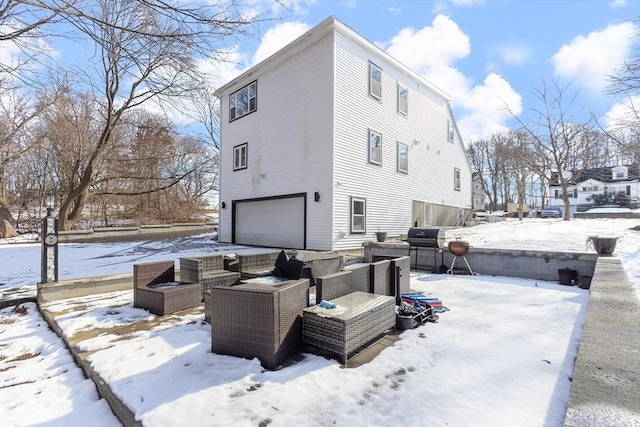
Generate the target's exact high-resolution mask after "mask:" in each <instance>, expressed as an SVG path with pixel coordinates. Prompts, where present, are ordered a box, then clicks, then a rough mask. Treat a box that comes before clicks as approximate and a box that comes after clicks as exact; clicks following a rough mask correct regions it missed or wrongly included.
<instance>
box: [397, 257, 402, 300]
mask: <svg viewBox="0 0 640 427" xmlns="http://www.w3.org/2000/svg"><path fill="white" fill-rule="evenodd" d="M400 270H402V268H400V266H398V265H396V305H400V303H401V302H402V298H401V297H400V278H401V277H402V274H401V272H400Z"/></svg>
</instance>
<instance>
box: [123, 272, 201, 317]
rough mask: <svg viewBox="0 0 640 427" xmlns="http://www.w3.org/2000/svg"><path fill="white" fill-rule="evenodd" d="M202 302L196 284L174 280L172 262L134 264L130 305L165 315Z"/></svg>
mask: <svg viewBox="0 0 640 427" xmlns="http://www.w3.org/2000/svg"><path fill="white" fill-rule="evenodd" d="M201 301H202V291H201V288H200V285H199V284H197V283H184V282H177V281H176V280H175V262H174V261H160V262H151V263H145V264H135V265H134V266H133V306H134V307H136V308H143V309H145V310H149V311H150V312H151V313H153V314H157V315H159V316H164V315H166V314H171V313H175V312H176V311H180V310H185V309H187V308H191V307H195V306H197V305H198V304H200V302H201Z"/></svg>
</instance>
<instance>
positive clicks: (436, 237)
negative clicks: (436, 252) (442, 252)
mask: <svg viewBox="0 0 640 427" xmlns="http://www.w3.org/2000/svg"><path fill="white" fill-rule="evenodd" d="M407 242H408V243H409V246H414V247H420V248H435V249H440V248H442V247H443V246H444V230H440V229H439V228H410V229H409V232H408V233H407Z"/></svg>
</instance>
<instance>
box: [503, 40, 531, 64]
mask: <svg viewBox="0 0 640 427" xmlns="http://www.w3.org/2000/svg"><path fill="white" fill-rule="evenodd" d="M497 51H498V56H499V57H500V59H501V61H502V62H504V63H505V64H506V65H512V66H513V65H515V66H522V65H526V64H528V63H530V62H531V51H530V50H529V49H528V48H527V47H526V46H522V45H517V44H510V45H503V46H500V47H498V48H497Z"/></svg>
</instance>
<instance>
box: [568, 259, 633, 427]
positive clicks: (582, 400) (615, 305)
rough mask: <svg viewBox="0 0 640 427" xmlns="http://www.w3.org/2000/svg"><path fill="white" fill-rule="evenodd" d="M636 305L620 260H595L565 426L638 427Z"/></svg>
mask: <svg viewBox="0 0 640 427" xmlns="http://www.w3.org/2000/svg"><path fill="white" fill-rule="evenodd" d="M638 319H640V304H639V303H638V298H637V297H636V295H635V290H634V289H633V288H632V287H631V284H630V282H629V278H628V276H627V275H626V273H625V271H624V269H623V267H622V264H621V263H620V260H619V259H617V258H615V257H606V256H602V257H600V258H598V262H597V265H596V270H595V274H594V275H593V280H592V281H591V288H590V296H589V306H588V308H587V315H586V318H585V321H584V327H583V328H582V336H581V338H580V347H579V348H578V357H577V359H576V365H575V369H574V372H573V379H572V382H571V394H570V396H569V403H568V407H567V413H566V417H565V423H564V425H565V426H567V427H569V426H570V427H580V426H587V425H589V426H604V425H612V424H611V422H612V421H613V420H614V419H616V420H617V421H618V422H619V424H617V425H621V426H622V425H629V426H631V425H640V424H636V422H638V423H640V352H639V351H640V350H639V349H640V322H639V321H638Z"/></svg>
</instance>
